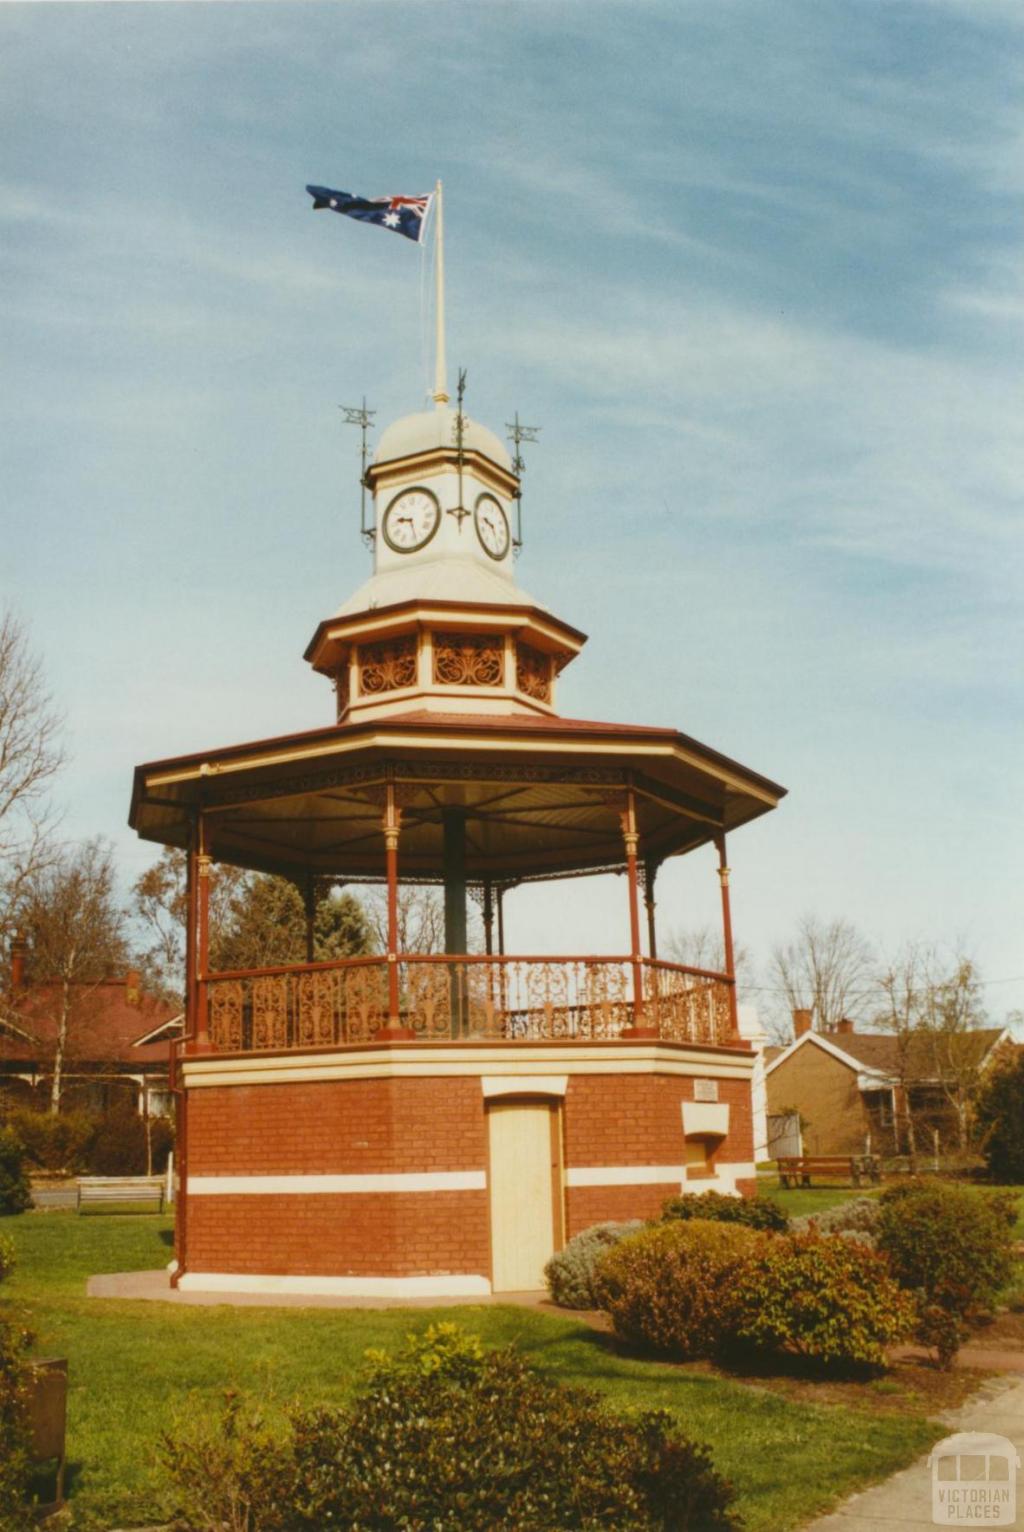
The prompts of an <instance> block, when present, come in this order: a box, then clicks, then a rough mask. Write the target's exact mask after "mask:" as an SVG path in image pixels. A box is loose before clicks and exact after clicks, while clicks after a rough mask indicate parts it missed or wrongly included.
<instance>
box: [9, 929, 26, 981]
mask: <svg viewBox="0 0 1024 1532" xmlns="http://www.w3.org/2000/svg"><path fill="white" fill-rule="evenodd" d="M27 952H28V942H27V941H26V940H25V938H24V936H22V935H21V933H20V932H19V933H18V935H17V936H13V937H12V938H11V993H12V994H14V993H15V992H16V991H17V990H19V989H24V987H25V954H26V953H27Z"/></svg>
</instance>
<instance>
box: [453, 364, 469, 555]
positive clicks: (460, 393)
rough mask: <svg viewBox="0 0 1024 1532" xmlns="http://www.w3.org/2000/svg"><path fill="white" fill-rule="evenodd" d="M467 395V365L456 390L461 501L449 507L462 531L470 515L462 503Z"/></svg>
mask: <svg viewBox="0 0 1024 1532" xmlns="http://www.w3.org/2000/svg"><path fill="white" fill-rule="evenodd" d="M465 397H466V369H465V367H460V368H459V385H458V388H457V390H456V399H457V400H458V409H457V410H456V411H455V461H456V463H457V465H458V470H459V503H458V505H453V506H449V508H448V515H449V516H454V517H455V519H456V520H457V522H458V524H459V531H460V532H461V531H462V523H463V522H464V521H465V519H466V517H467V516H468V515H469V512H468V511H467V510H466V507H465V506H464V505H463V503H462V469H463V464H464V463H465V460H466V449H465V438H466V417H465V415H464V414H463V413H462V402H463V400H464V399H465Z"/></svg>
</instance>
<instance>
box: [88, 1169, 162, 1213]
mask: <svg viewBox="0 0 1024 1532" xmlns="http://www.w3.org/2000/svg"><path fill="white" fill-rule="evenodd" d="M138 1202H143V1203H147V1204H148V1203H152V1204H153V1208H152V1211H153V1212H154V1213H162V1212H163V1210H164V1178H163V1176H79V1178H78V1211H79V1212H80V1213H81V1212H83V1211H84V1210H85V1209H86V1208H91V1207H110V1208H113V1209H117V1208H124V1207H126V1206H127V1205H128V1204H130V1203H138Z"/></svg>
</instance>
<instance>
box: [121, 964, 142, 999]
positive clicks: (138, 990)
mask: <svg viewBox="0 0 1024 1532" xmlns="http://www.w3.org/2000/svg"><path fill="white" fill-rule="evenodd" d="M141 994H142V979H141V975H140V973H139V970H138V969H137V968H129V970H128V972H127V973H126V974H125V976H124V998H125V999H126V1000H127V1002H128V1004H129V1005H138V1003H139V998H140V996H141Z"/></svg>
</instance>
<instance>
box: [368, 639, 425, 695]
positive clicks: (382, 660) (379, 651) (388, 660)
mask: <svg viewBox="0 0 1024 1532" xmlns="http://www.w3.org/2000/svg"><path fill="white" fill-rule="evenodd" d="M415 682H416V639H415V637H414V636H412V635H411V634H410V636H409V637H408V638H396V639H393V640H392V641H391V642H390V643H386V644H383V643H382V644H363V645H362V646H361V647H360V650H359V690H360V692H361V693H362V694H363V695H364V696H377V695H378V694H379V693H380V692H393V691H399V690H401V688H403V687H406V686H413V685H415Z"/></svg>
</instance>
